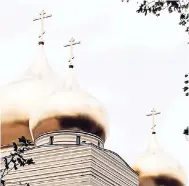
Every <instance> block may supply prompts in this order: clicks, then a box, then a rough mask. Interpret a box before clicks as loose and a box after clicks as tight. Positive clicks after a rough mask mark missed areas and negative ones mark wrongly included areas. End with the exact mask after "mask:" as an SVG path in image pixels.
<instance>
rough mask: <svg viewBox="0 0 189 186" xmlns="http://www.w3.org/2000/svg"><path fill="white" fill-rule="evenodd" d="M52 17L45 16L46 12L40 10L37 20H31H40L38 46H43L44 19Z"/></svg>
mask: <svg viewBox="0 0 189 186" xmlns="http://www.w3.org/2000/svg"><path fill="white" fill-rule="evenodd" d="M49 17H52V15H51V14H48V15H46V12H45V11H44V10H42V11H41V12H40V14H39V17H38V18H35V19H33V21H38V20H41V30H40V35H39V39H40V40H39V45H44V39H43V35H44V34H45V31H44V19H45V18H49Z"/></svg>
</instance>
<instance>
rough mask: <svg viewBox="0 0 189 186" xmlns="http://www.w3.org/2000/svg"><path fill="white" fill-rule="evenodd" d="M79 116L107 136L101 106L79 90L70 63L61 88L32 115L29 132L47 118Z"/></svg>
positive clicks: (104, 117)
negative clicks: (93, 122)
mask: <svg viewBox="0 0 189 186" xmlns="http://www.w3.org/2000/svg"><path fill="white" fill-rule="evenodd" d="M69 62H70V61H69ZM81 115H82V116H83V115H85V116H86V117H89V118H90V119H91V120H93V121H95V123H97V124H98V125H99V127H100V128H102V129H103V130H104V133H105V135H106V134H107V125H108V121H107V117H106V112H105V110H104V108H103V106H102V104H101V103H100V102H99V101H98V100H97V99H96V98H94V97H93V96H92V95H90V94H89V93H87V92H85V91H83V90H81V88H80V86H79V84H78V82H77V80H76V78H75V75H74V68H73V65H72V64H71V63H70V65H69V69H68V71H67V73H66V75H65V77H64V81H63V83H62V84H61V86H60V87H58V88H57V89H56V91H55V92H54V93H53V94H52V95H51V96H50V97H49V98H48V99H47V100H46V101H45V102H44V104H43V106H41V107H40V108H39V109H38V110H35V111H34V113H33V114H32V116H31V119H30V130H31V133H32V131H33V129H34V128H36V127H37V126H38V125H39V123H40V122H41V121H43V120H46V119H48V118H53V117H62V116H66V117H77V116H81ZM48 132H49V131H48Z"/></svg>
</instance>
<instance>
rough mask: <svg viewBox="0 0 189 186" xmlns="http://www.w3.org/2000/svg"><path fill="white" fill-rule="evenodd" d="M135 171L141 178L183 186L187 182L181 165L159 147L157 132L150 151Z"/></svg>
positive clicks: (134, 167)
mask: <svg viewBox="0 0 189 186" xmlns="http://www.w3.org/2000/svg"><path fill="white" fill-rule="evenodd" d="M133 169H134V170H135V171H136V172H138V173H139V176H140V178H147V179H149V178H150V179H151V180H158V179H162V180H163V179H164V180H166V179H167V180H170V179H172V180H176V182H178V183H179V184H181V185H185V184H186V181H187V180H186V175H185V172H184V170H183V168H182V167H181V165H180V163H179V162H177V161H176V160H175V159H174V158H172V157H171V156H170V155H169V154H168V153H166V152H165V151H164V150H163V149H162V148H161V147H160V146H159V145H158V143H157V141H156V134H155V132H154V133H153V134H152V136H151V141H150V143H149V146H148V150H147V151H146V152H145V153H144V154H143V155H142V156H141V157H140V158H139V159H138V160H137V162H136V163H135V165H134V166H133ZM172 183H173V182H172Z"/></svg>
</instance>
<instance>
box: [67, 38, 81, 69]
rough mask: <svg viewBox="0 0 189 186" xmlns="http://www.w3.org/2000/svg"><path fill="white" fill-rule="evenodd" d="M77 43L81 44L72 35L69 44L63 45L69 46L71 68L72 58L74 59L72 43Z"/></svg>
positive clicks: (71, 66) (71, 65)
mask: <svg viewBox="0 0 189 186" xmlns="http://www.w3.org/2000/svg"><path fill="white" fill-rule="evenodd" d="M77 44H81V42H80V41H79V42H75V39H74V38H73V37H72V38H71V39H70V40H69V44H67V45H65V46H64V47H70V58H69V61H68V62H69V63H70V65H69V67H70V68H73V64H72V59H74V56H73V46H74V45H77Z"/></svg>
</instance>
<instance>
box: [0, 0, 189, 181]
mask: <svg viewBox="0 0 189 186" xmlns="http://www.w3.org/2000/svg"><path fill="white" fill-rule="evenodd" d="M131 1H133V3H129V4H127V3H121V0H103V1H101V0H79V1H78V0H54V1H50V0H32V1H26V0H6V1H3V0H0V4H1V6H0V24H1V29H0V51H1V52H0V75H1V78H0V85H3V84H6V83H9V82H11V81H12V80H14V79H15V78H17V77H18V76H19V75H20V74H21V73H22V72H23V71H24V70H25V69H26V68H27V67H28V66H29V64H30V63H31V62H32V58H34V57H35V55H36V54H35V53H36V50H37V42H38V35H39V29H40V27H39V23H37V22H33V21H32V20H33V18H34V17H36V16H38V14H39V12H40V11H41V10H42V9H44V10H45V11H46V12H47V13H50V14H52V18H49V19H47V20H45V31H46V33H45V36H44V38H45V52H46V55H47V58H48V61H49V64H50V65H51V66H52V67H53V69H54V70H55V71H56V72H57V73H59V74H60V73H63V72H64V71H65V69H66V67H67V60H68V57H69V54H68V51H67V49H65V48H64V47H63V45H64V44H67V42H68V40H69V39H70V38H71V37H72V36H73V37H75V39H76V40H78V41H81V42H82V44H81V45H79V46H77V47H76V48H74V55H75V59H74V62H75V67H76V68H75V69H76V73H77V77H78V81H79V82H80V84H81V86H82V87H83V88H85V89H86V90H87V91H90V92H91V93H92V94H93V96H95V97H97V98H98V99H99V100H100V101H101V102H103V104H104V106H105V107H106V109H107V112H108V115H109V121H110V134H109V137H108V140H107V142H106V148H108V149H111V150H113V151H115V152H117V153H118V154H119V155H121V156H122V157H123V158H124V159H125V160H126V161H127V162H128V163H129V164H130V165H132V164H133V163H134V162H135V160H136V159H137V157H138V156H140V155H142V153H143V152H144V151H145V150H146V148H147V145H148V141H149V137H150V134H151V133H150V132H151V131H150V130H151V127H152V120H151V118H149V117H146V114H148V113H149V112H150V111H151V110H152V108H153V107H155V109H156V110H157V111H160V112H161V115H159V116H157V119H156V124H157V128H156V131H157V136H158V140H159V143H160V144H161V146H162V147H163V148H164V149H165V150H166V151H167V152H169V153H170V154H171V155H172V156H173V157H174V158H175V159H177V160H179V161H180V163H181V164H182V165H183V166H184V168H185V170H186V172H187V175H188V179H189V141H187V140H186V138H185V136H184V135H183V134H182V133H183V130H184V128H186V126H188V125H189V117H188V112H189V98H188V97H184V93H183V91H182V88H183V87H184V80H185V79H184V75H185V73H187V72H189V45H187V35H186V33H185V32H184V28H182V27H181V26H179V25H178V21H179V17H178V16H177V15H176V14H173V15H169V14H167V13H164V14H163V15H162V16H161V17H158V18H157V17H155V16H146V17H145V16H143V15H140V14H137V13H135V10H136V1H135V0H131Z"/></svg>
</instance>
